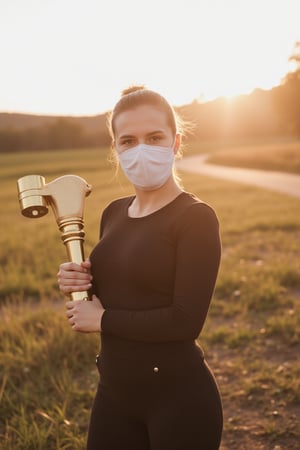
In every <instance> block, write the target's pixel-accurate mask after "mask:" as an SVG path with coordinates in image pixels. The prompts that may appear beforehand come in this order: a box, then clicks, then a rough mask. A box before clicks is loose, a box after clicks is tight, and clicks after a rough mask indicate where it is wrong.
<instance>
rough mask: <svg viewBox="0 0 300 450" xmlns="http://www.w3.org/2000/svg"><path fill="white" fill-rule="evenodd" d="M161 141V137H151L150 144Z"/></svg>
mask: <svg viewBox="0 0 300 450" xmlns="http://www.w3.org/2000/svg"><path fill="white" fill-rule="evenodd" d="M160 140H161V136H151V138H150V139H149V141H150V142H154V143H155V142H159V141H160Z"/></svg>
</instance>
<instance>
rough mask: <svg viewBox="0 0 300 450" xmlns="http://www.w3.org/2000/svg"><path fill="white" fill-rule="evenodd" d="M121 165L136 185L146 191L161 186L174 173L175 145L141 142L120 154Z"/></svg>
mask: <svg viewBox="0 0 300 450" xmlns="http://www.w3.org/2000/svg"><path fill="white" fill-rule="evenodd" d="M118 158H119V161H120V165H121V167H122V169H123V171H124V173H125V175H126V176H127V178H128V179H129V180H130V181H131V183H132V184H134V186H136V187H137V188H139V189H142V190H144V191H147V190H149V191H150V190H152V189H158V188H160V187H161V186H162V185H163V184H165V182H166V181H167V179H168V178H169V177H170V175H171V174H172V169H173V163H174V151H173V147H159V146H157V145H147V144H139V145H137V146H135V147H133V148H130V149H129V150H125V151H124V152H122V153H120V154H118Z"/></svg>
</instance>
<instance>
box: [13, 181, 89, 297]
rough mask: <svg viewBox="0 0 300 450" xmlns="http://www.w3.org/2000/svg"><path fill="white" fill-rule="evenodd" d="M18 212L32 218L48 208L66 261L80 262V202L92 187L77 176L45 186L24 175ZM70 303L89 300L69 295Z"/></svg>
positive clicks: (84, 294)
mask: <svg viewBox="0 0 300 450" xmlns="http://www.w3.org/2000/svg"><path fill="white" fill-rule="evenodd" d="M17 186H18V193H19V202H20V207H21V212H22V214H23V215H24V216H26V217H29V218H32V219H36V218H39V217H42V216H44V215H45V214H47V213H48V206H49V205H50V206H51V207H52V210H53V212H54V215H55V219H56V222H57V224H58V227H59V230H60V231H61V233H62V235H61V238H62V241H63V243H64V244H65V246H66V248H67V254H68V258H69V261H72V262H75V263H77V264H80V263H81V262H82V261H84V250H83V243H84V236H85V232H84V229H83V226H84V222H83V211H84V199H85V197H87V196H88V195H89V194H90V192H91V190H92V187H91V186H90V185H89V184H88V183H87V182H86V181H85V180H84V179H83V178H81V177H78V176H77V175H64V176H62V177H59V178H56V179H55V180H53V181H51V182H50V183H48V184H46V183H45V178H44V177H42V176H41V175H27V176H25V177H22V178H20V179H19V180H18V182H17ZM71 297H72V300H89V297H88V293H87V292H72V294H71Z"/></svg>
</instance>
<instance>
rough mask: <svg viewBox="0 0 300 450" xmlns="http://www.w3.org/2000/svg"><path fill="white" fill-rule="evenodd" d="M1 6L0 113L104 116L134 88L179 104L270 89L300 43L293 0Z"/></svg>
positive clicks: (90, 0)
mask: <svg viewBox="0 0 300 450" xmlns="http://www.w3.org/2000/svg"><path fill="white" fill-rule="evenodd" d="M1 2H3V0H0V4H1ZM2 6H3V8H2V12H1V17H0V42H1V44H0V48H1V45H2V46H3V51H2V54H3V58H2V70H1V75H0V77H1V83H0V111H1V112H3V113H11V114H26V115H37V116H72V117H91V116H95V115H101V114H105V113H106V112H107V111H110V110H111V109H112V108H113V106H114V104H115V103H116V102H117V100H118V99H119V95H120V92H121V91H122V89H124V88H126V87H127V86H129V85H132V84H145V85H146V86H147V87H149V88H150V89H153V90H156V91H158V92H160V93H161V94H162V95H163V96H164V97H166V99H167V100H168V101H169V102H170V103H171V104H172V105H173V106H176V107H180V106H183V105H186V104H189V103H191V102H192V101H194V100H198V101H200V102H203V103H204V102H207V101H211V100H213V99H217V98H219V97H225V98H229V99H230V98H235V97H237V96H240V95H248V94H251V92H253V91H254V90H255V89H263V90H269V89H272V87H274V86H276V85H278V84H280V82H281V80H282V79H283V78H284V76H285V75H286V73H288V72H290V71H291V70H292V65H291V63H290V62H289V61H288V58H289V56H290V55H291V54H292V52H293V47H294V45H295V43H296V41H299V40H300V31H299V21H298V17H299V16H300V3H299V1H298V0H277V1H274V0H273V1H271V0H265V1H264V2H261V1H260V0H252V1H250V0H244V1H238V0H227V1H226V2H225V3H224V2H223V1H222V0H213V1H208V0H186V2H185V4H184V5H182V4H181V2H180V0H172V1H171V0H169V2H167V1H166V2H164V3H162V2H159V0H153V2H152V3H151V6H150V7H149V4H148V2H147V3H146V2H145V3H143V2H140V1H139V2H138V1H137V0H128V1H127V2H126V4H124V2H122V1H120V0H119V1H118V0H112V1H111V2H110V3H109V4H107V5H105V8H103V7H101V5H100V4H99V2H98V1H97V0H87V1H86V2H85V3H84V4H82V2H80V1H79V0H77V1H76V0H60V2H57V1H56V2H49V1H47V2H45V3H41V2H40V1H39V0H28V2H26V4H24V3H23V2H22V1H21V0H10V2H9V3H7V4H5V5H2ZM141 6H145V8H147V9H146V13H144V12H143V11H142V8H141ZM279 31H280V32H279Z"/></svg>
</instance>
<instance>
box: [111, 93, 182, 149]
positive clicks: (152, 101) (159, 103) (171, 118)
mask: <svg viewBox="0 0 300 450" xmlns="http://www.w3.org/2000/svg"><path fill="white" fill-rule="evenodd" d="M142 105H152V106H156V107H157V108H159V109H160V110H161V111H164V112H165V113H166V116H167V122H168V125H169V126H170V128H171V130H172V132H173V133H174V135H175V134H176V133H183V126H182V121H181V119H180V118H179V117H178V116H177V114H176V112H175V111H174V109H173V108H172V106H171V105H170V104H169V103H168V101H167V100H166V99H165V98H164V97H163V96H162V95H160V94H158V93H157V92H155V91H152V90H150V89H147V88H146V87H145V86H144V85H134V86H130V87H129V88H127V89H124V90H123V91H122V93H121V98H120V100H119V101H118V102H117V104H116V105H115V107H114V109H113V111H112V112H111V113H110V115H109V116H108V129H109V133H110V136H111V138H112V140H114V136H115V120H116V117H117V116H118V114H120V113H122V112H124V111H128V110H130V109H133V108H136V107H138V106H142Z"/></svg>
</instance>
